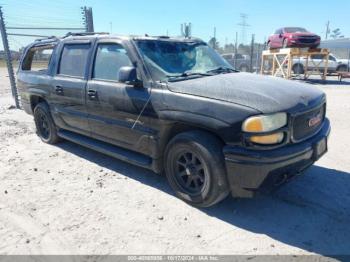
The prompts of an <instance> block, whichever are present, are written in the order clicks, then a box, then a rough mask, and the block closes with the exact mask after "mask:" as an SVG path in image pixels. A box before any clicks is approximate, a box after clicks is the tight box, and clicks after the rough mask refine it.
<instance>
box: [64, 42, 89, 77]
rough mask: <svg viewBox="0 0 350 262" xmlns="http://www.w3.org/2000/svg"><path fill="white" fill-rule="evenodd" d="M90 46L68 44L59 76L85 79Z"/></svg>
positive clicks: (65, 47)
mask: <svg viewBox="0 0 350 262" xmlns="http://www.w3.org/2000/svg"><path fill="white" fill-rule="evenodd" d="M89 51H90V44H66V45H64V47H63V51H62V55H61V60H60V66H59V68H58V74H61V75H67V76H74V77H84V76H85V69H86V64H87V60H88V56H89Z"/></svg>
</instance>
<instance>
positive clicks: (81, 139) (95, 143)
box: [57, 130, 152, 170]
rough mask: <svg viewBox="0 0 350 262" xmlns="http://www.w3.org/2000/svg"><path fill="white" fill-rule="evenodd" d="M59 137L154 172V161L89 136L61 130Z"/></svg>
mask: <svg viewBox="0 0 350 262" xmlns="http://www.w3.org/2000/svg"><path fill="white" fill-rule="evenodd" d="M57 135H58V136H59V137H61V138H64V139H66V140H68V141H71V142H73V143H77V144H79V145H81V146H84V147H87V148H90V149H92V150H95V151H97V152H100V153H102V154H105V155H108V156H111V157H114V158H117V159H120V160H122V161H125V162H128V163H130V164H133V165H136V166H140V167H143V168H147V169H151V170H152V159H151V158H150V157H147V156H145V155H142V154H140V153H136V152H133V151H130V150H127V149H124V148H120V147H118V146H114V145H111V144H108V143H105V142H102V141H99V140H96V139H93V138H90V137H87V136H83V135H79V134H77V133H73V132H70V131H66V130H59V131H58V132H57Z"/></svg>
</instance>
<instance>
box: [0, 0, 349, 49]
mask: <svg viewBox="0 0 350 262" xmlns="http://www.w3.org/2000/svg"><path fill="white" fill-rule="evenodd" d="M0 5H1V6H3V12H4V14H5V19H6V22H7V26H26V25H27V26H51V27H54V26H59V27H62V26H64V27H72V26H73V27H80V26H81V14H80V7H81V6H84V5H85V6H89V7H92V9H93V15H94V24H95V31H103V32H111V31H112V33H114V34H142V35H143V34H145V33H147V34H149V35H166V34H167V33H168V34H169V35H180V25H181V24H182V23H189V22H191V23H192V34H193V36H197V37H200V38H202V39H203V40H205V41H208V40H209V39H210V38H211V37H212V36H213V34H214V27H216V35H217V39H218V41H219V42H220V44H221V45H224V44H225V43H232V42H234V40H235V35H236V32H237V33H238V38H239V41H240V42H241V40H243V38H242V29H241V27H240V26H239V25H238V24H239V23H241V22H242V20H241V17H240V14H242V13H244V14H246V15H247V19H246V22H247V24H249V26H248V27H247V28H246V40H247V41H248V40H250V38H251V35H252V34H255V39H256V41H257V42H264V40H266V38H267V37H268V36H269V34H271V33H272V32H273V31H274V30H275V29H277V28H279V27H283V26H301V27H305V28H307V29H308V30H310V31H312V32H314V33H317V34H319V35H321V37H324V36H325V31H326V23H327V21H330V28H331V29H335V28H340V30H341V32H342V34H343V35H344V36H345V37H350V26H349V10H350V1H349V0H334V1H320V0H318V1H313V0H294V1H288V0H284V1H281V0H265V1H259V0H172V1H170V0H129V1H126V0H85V1H83V0H55V1H53V0H51V1H48V0H0ZM8 31H9V32H10V33H19V31H16V32H15V31H14V30H8ZM20 33H32V34H50V35H53V34H62V31H61V32H59V31H52V32H51V31H50V32H47V31H46V32H45V31H33V30H32V31H31V32H29V31H21V32H20ZM30 41H32V39H31V38H25V37H16V36H10V45H11V46H14V47H19V46H21V45H25V44H27V43H28V42H30ZM0 49H3V48H2V44H1V47H0ZM15 49H16V48H15Z"/></svg>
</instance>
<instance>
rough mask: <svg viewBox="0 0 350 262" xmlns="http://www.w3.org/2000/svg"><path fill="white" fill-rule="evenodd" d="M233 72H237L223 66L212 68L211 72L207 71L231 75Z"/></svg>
mask: <svg viewBox="0 0 350 262" xmlns="http://www.w3.org/2000/svg"><path fill="white" fill-rule="evenodd" d="M233 72H235V73H236V72H239V71H238V70H235V69H233V68H230V67H224V66H220V67H218V68H214V69H212V70H209V71H207V73H219V74H221V73H233Z"/></svg>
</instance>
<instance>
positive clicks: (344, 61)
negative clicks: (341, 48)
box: [337, 59, 349, 64]
mask: <svg viewBox="0 0 350 262" xmlns="http://www.w3.org/2000/svg"><path fill="white" fill-rule="evenodd" d="M337 62H341V63H342V64H348V63H349V59H337Z"/></svg>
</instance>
